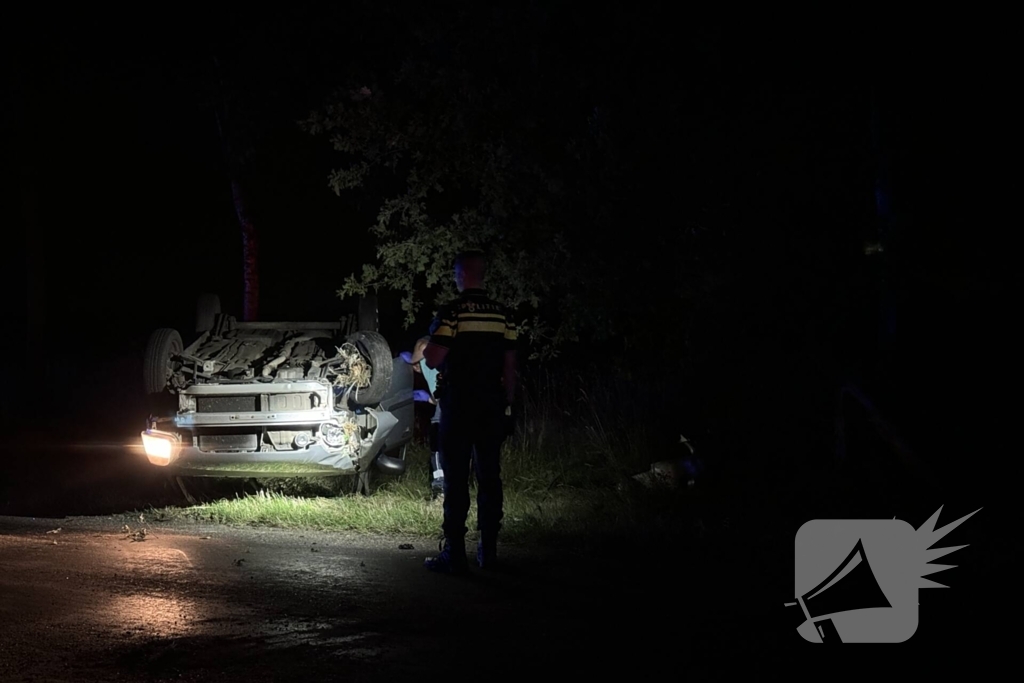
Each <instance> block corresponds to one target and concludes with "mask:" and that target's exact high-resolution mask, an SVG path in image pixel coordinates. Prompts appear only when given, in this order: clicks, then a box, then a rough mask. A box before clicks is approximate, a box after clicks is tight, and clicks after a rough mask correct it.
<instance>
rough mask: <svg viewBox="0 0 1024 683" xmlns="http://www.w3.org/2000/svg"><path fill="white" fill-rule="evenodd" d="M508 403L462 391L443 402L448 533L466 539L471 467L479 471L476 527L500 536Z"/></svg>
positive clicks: (477, 472) (445, 507) (455, 537)
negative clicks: (505, 412) (460, 394)
mask: <svg viewBox="0 0 1024 683" xmlns="http://www.w3.org/2000/svg"><path fill="white" fill-rule="evenodd" d="M504 408H505V405H504V403H503V402H502V401H501V399H500V397H489V396H480V395H476V396H473V395H462V396H455V397H445V398H442V400H441V428H440V437H441V463H442V467H443V469H444V524H443V527H442V528H443V530H444V535H445V537H446V538H448V539H461V538H465V536H466V531H467V530H468V529H467V528H466V517H467V515H468V514H469V474H470V467H472V468H473V471H475V473H476V482H477V498H476V503H477V528H478V529H479V530H480V531H481V532H482V533H485V534H496V533H497V532H498V529H499V528H500V527H501V520H502V517H503V516H504V513H503V509H502V508H503V504H504V497H503V493H502V483H501V463H500V457H501V444H502V441H504V438H505V430H504Z"/></svg>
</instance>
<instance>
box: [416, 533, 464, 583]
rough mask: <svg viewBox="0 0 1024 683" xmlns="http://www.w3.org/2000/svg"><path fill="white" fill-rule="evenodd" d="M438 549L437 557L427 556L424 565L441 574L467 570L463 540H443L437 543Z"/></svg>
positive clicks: (458, 572)
mask: <svg viewBox="0 0 1024 683" xmlns="http://www.w3.org/2000/svg"><path fill="white" fill-rule="evenodd" d="M439 549H440V551H441V552H440V553H438V555H437V557H430V558H427V560H426V561H425V562H424V563H423V566H424V567H426V568H427V569H429V570H430V571H432V572H438V573H441V574H456V575H462V574H466V573H468V572H469V561H468V560H467V559H466V543H465V541H462V542H456V543H451V542H449V541H448V540H443V541H441V543H440V544H439Z"/></svg>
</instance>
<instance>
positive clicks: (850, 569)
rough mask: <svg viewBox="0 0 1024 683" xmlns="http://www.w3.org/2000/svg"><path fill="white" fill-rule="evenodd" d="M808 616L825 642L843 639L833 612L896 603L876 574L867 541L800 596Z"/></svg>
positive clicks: (855, 548) (801, 605) (837, 641)
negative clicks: (833, 621)
mask: <svg viewBox="0 0 1024 683" xmlns="http://www.w3.org/2000/svg"><path fill="white" fill-rule="evenodd" d="M797 602H798V603H799V604H800V607H801V608H802V609H803V611H804V615H805V616H806V617H807V620H809V621H813V622H814V626H815V628H816V629H817V631H818V634H819V635H820V636H821V640H822V642H823V643H841V642H843V641H842V639H841V638H840V637H839V632H838V631H837V630H836V627H835V624H833V623H832V619H830V618H828V617H829V615H833V614H837V613H839V612H849V611H852V610H859V609H871V608H876V607H892V604H891V603H890V602H889V600H888V598H886V597H885V593H883V592H882V589H881V587H880V586H879V585H878V580H877V579H876V578H875V574H874V572H872V571H871V566H870V565H869V564H868V558H867V555H865V553H864V541H863V540H858V541H857V544H856V545H855V546H854V547H853V550H851V551H850V554H849V555H847V556H846V559H845V560H843V562H842V563H841V564H840V565H839V566H838V567H836V569H835V571H833V572H832V573H831V574H830V575H829V576H828V578H826V579H825V580H824V581H822V582H821V583H819V584H818V585H817V586H815V587H814V588H812V589H811V590H809V591H807V592H806V593H804V594H803V595H802V596H800V597H798V598H797Z"/></svg>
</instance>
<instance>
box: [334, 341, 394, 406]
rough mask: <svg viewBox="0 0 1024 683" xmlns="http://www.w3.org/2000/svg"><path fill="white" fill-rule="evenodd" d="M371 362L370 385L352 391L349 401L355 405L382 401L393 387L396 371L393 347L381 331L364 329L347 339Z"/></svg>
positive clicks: (375, 403) (368, 404) (367, 404)
mask: <svg viewBox="0 0 1024 683" xmlns="http://www.w3.org/2000/svg"><path fill="white" fill-rule="evenodd" d="M346 341H348V342H349V343H351V344H353V345H354V346H355V347H356V348H357V349H359V353H361V354H362V355H363V357H365V358H366V360H367V361H369V363H370V386H368V387H365V388H363V389H355V390H353V391H352V394H351V397H350V399H349V403H350V404H351V405H352V406H353V407H366V406H375V405H377V404H378V403H380V402H381V401H382V400H383V399H384V397H385V396H386V395H387V393H388V390H389V389H390V388H391V375H392V373H393V372H394V358H393V357H392V355H391V347H390V346H389V345H388V342H387V340H386V339H384V336H383V335H381V334H380V333H379V332H373V331H370V330H362V331H359V332H356V333H354V334H351V335H349V336H348V338H347V339H346Z"/></svg>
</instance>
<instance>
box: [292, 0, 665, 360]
mask: <svg viewBox="0 0 1024 683" xmlns="http://www.w3.org/2000/svg"><path fill="white" fill-rule="evenodd" d="M565 21H566V17H564V16H552V15H549V14H547V13H545V12H541V11H537V12H534V13H530V12H525V13H523V12H518V13H504V12H501V11H500V10H468V9H467V10H463V11H462V12H461V13H453V14H452V15H451V17H450V18H446V19H442V20H439V19H436V18H432V17H429V16H426V15H422V16H421V15H415V16H412V17H406V22H407V24H406V27H407V30H406V32H405V33H402V32H401V31H398V30H396V33H397V34H399V35H400V36H401V38H402V40H403V41H404V46H403V47H401V48H400V49H402V50H404V52H403V53H402V54H403V56H404V58H403V59H402V60H400V62H399V63H398V64H397V66H396V67H395V68H394V69H390V70H388V71H386V72H385V73H383V74H380V75H378V76H376V79H375V80H371V79H372V78H373V76H372V74H373V73H374V72H373V70H371V69H370V68H366V69H363V70H359V69H355V70H354V71H353V73H352V76H351V81H350V83H349V84H348V86H347V87H345V88H343V89H341V90H340V91H339V93H338V95H337V96H336V97H335V98H333V99H332V101H331V102H330V103H329V104H327V105H326V106H324V107H322V108H320V109H319V110H317V111H315V112H314V113H313V114H312V115H311V116H310V117H309V118H308V119H307V120H306V121H304V127H305V129H306V130H307V131H309V132H310V133H313V134H320V135H324V136H326V137H328V138H329V140H330V142H331V144H332V145H333V147H334V149H335V150H336V151H337V152H339V153H341V155H342V158H343V160H344V162H343V165H342V166H341V167H340V168H338V169H337V170H336V171H334V173H333V174H332V175H331V177H330V184H331V187H332V188H333V189H334V190H335V192H338V193H342V192H360V193H363V194H364V195H367V196H373V197H379V211H378V213H377V217H376V221H375V223H374V224H373V225H372V226H370V232H371V234H372V235H373V236H374V238H375V239H376V240H377V243H378V249H377V262H375V263H370V264H366V265H365V266H364V267H363V269H362V272H360V273H356V274H353V275H351V276H350V277H349V278H348V279H347V280H346V281H345V282H344V285H343V286H342V288H341V289H340V290H339V292H338V293H339V295H340V296H343V297H345V296H349V295H355V294H362V293H365V292H367V291H368V290H379V289H382V288H384V289H391V290H396V291H398V292H401V294H402V308H403V309H404V311H405V315H406V322H407V324H412V323H414V322H415V321H416V320H417V316H418V315H419V314H420V312H421V309H422V307H423V306H424V305H436V304H438V303H439V302H440V301H442V300H444V299H447V298H449V297H450V296H452V295H453V294H454V285H453V283H452V281H451V276H450V272H451V263H452V258H453V256H454V255H455V253H456V252H458V251H459V250H461V249H464V248H467V247H479V248H483V249H485V250H486V251H487V252H488V253H489V255H490V269H489V275H488V287H489V290H490V291H491V294H492V295H493V296H495V297H496V298H498V299H500V300H502V301H503V302H505V303H506V304H508V305H510V306H512V307H514V308H515V309H516V310H518V311H519V313H520V315H521V323H522V324H523V328H524V330H525V332H526V335H527V336H528V338H529V339H530V340H531V341H532V342H533V343H534V347H535V348H536V349H537V350H538V352H539V353H541V354H554V353H557V351H558V349H559V348H561V347H562V346H564V344H565V343H567V342H571V341H574V340H578V339H580V338H581V337H584V338H587V339H590V338H593V337H595V336H596V337H600V336H608V335H614V334H615V333H616V332H617V331H618V329H617V328H618V327H621V328H628V327H629V325H628V322H627V321H625V320H623V319H621V316H619V317H617V315H616V313H615V311H622V310H624V309H623V307H622V306H620V305H619V304H621V303H622V301H621V298H622V292H623V291H628V289H629V288H628V286H627V284H628V282H629V280H630V279H631V278H635V277H636V275H637V272H636V271H637V270H638V269H643V268H646V267H653V263H652V262H651V260H650V259H648V263H644V262H643V259H639V260H634V259H633V257H635V256H636V255H637V253H638V252H646V253H653V252H656V251H658V249H659V248H660V247H655V249H653V250H651V249H649V248H648V247H650V246H651V244H650V242H648V243H646V244H642V245H640V246H641V247H642V248H639V249H638V244H637V242H638V240H640V241H643V240H645V239H648V240H651V241H653V242H656V243H659V244H661V245H665V244H667V242H666V238H668V242H671V241H672V239H673V238H674V237H675V236H676V235H675V234H674V231H669V232H668V233H664V234H658V233H657V231H656V230H655V231H654V232H652V234H651V235H649V236H647V237H645V236H644V235H643V234H642V233H643V231H644V230H646V229H649V228H647V227H646V226H641V225H635V226H624V225H623V224H622V213H623V211H622V210H623V197H625V196H630V200H631V201H635V199H634V197H635V192H632V191H633V189H634V187H632V185H635V184H637V183H638V182H639V180H638V178H637V176H635V175H632V174H631V173H630V171H631V164H632V163H634V161H635V160H634V159H631V158H630V155H629V153H627V152H626V151H624V149H623V146H624V145H629V144H631V141H630V140H629V137H631V135H630V131H629V127H630V126H631V125H633V123H634V122H633V121H631V120H630V119H629V112H628V110H625V109H622V108H620V107H618V105H617V103H616V102H615V100H614V97H610V96H609V92H610V89H613V88H615V87H616V85H617V84H616V83H615V82H613V81H609V77H608V76H607V75H601V74H602V72H603V66H604V65H603V64H602V63H601V62H600V60H595V61H592V62H589V63H588V60H591V59H592V57H591V56H589V55H588V54H587V53H586V52H585V51H582V50H574V49H573V48H572V47H566V45H565V44H564V43H559V42H555V41H554V40H552V34H553V33H554V32H556V31H562V32H564V31H565V30H566V29H567V28H569V29H571V28H572V26H571V25H568V26H567V25H565V23H564V22H565ZM558 22H562V24H560V25H556V24H558ZM619 78H620V80H622V81H623V82H627V81H629V79H630V76H629V75H628V74H624V75H622V76H619ZM618 85H622V84H621V83H619V84H618ZM632 137H636V135H635V134H633V135H632ZM636 213H637V214H639V213H642V212H636ZM641 220H642V219H641ZM627 308H628V307H627Z"/></svg>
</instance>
